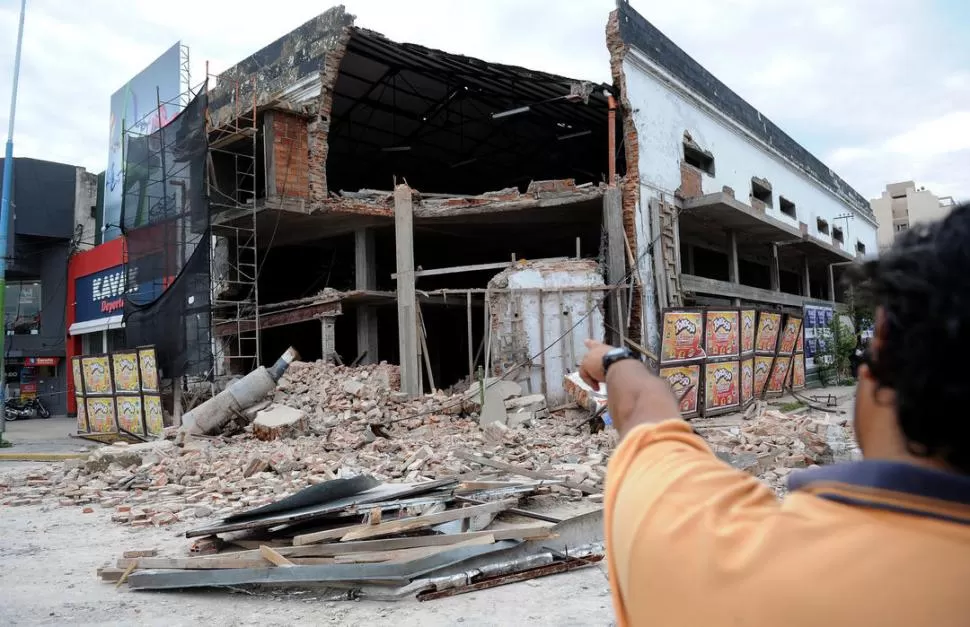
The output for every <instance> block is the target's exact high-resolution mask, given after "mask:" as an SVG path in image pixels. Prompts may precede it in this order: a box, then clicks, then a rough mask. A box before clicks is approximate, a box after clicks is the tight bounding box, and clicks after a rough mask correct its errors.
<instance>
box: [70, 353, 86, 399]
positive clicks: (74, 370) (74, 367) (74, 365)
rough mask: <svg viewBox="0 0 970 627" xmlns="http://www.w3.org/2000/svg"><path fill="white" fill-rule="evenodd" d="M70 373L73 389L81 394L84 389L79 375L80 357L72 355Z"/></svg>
mask: <svg viewBox="0 0 970 627" xmlns="http://www.w3.org/2000/svg"><path fill="white" fill-rule="evenodd" d="M71 374H72V375H73V376H74V390H75V391H76V392H77V393H78V394H81V393H83V390H84V383H83V382H82V377H81V358H80V357H74V358H73V359H71Z"/></svg>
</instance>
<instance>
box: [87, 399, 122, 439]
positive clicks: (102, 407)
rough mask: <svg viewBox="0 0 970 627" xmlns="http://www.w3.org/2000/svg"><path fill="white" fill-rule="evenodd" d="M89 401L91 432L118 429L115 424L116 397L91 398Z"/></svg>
mask: <svg viewBox="0 0 970 627" xmlns="http://www.w3.org/2000/svg"><path fill="white" fill-rule="evenodd" d="M87 403H88V425H89V426H90V432H91V433H115V432H117V431H118V427H117V425H116V424H115V399H113V398H89V399H87Z"/></svg>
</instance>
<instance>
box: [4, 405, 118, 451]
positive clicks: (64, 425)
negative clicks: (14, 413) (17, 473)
mask: <svg viewBox="0 0 970 627" xmlns="http://www.w3.org/2000/svg"><path fill="white" fill-rule="evenodd" d="M5 426H6V431H4V434H3V439H4V441H6V442H10V443H12V444H13V446H11V447H10V448H3V449H0V462H3V461H44V460H45V459H51V460H53V459H58V458H63V457H67V456H71V457H73V456H76V455H77V454H79V453H84V452H86V451H90V450H91V449H94V448H97V447H98V446H100V445H99V444H96V443H94V442H89V441H87V440H81V439H78V438H72V437H71V434H72V433H77V421H76V420H74V419H73V418H67V417H65V416H55V417H53V418H49V419H47V420H42V419H40V418H31V419H30V420H15V421H13V422H8V423H7V424H6V425H5ZM71 454H74V455H71ZM45 456H51V457H45Z"/></svg>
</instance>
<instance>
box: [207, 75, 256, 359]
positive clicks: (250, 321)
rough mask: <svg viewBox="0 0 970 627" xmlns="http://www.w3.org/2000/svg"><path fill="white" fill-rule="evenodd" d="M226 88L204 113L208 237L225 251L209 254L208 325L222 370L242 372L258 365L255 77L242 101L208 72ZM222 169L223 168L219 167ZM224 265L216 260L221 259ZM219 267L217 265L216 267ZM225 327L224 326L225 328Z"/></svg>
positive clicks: (234, 83) (232, 85)
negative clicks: (223, 104) (225, 109)
mask: <svg viewBox="0 0 970 627" xmlns="http://www.w3.org/2000/svg"><path fill="white" fill-rule="evenodd" d="M206 76H207V78H214V79H216V81H217V83H216V84H217V86H218V88H219V89H222V90H228V91H229V92H230V98H231V102H230V106H231V112H230V114H229V115H228V116H220V117H221V118H224V119H222V120H219V121H218V122H215V121H214V120H213V119H212V116H211V112H207V113H206V125H207V133H208V137H209V153H208V155H207V164H206V167H207V169H208V177H207V178H208V181H209V186H208V193H209V207H210V209H209V220H210V227H211V233H212V235H213V236H214V238H213V244H212V245H213V246H214V247H215V246H216V243H215V242H216V241H217V240H218V238H224V240H225V242H226V247H227V255H226V257H225V258H221V257H220V256H219V255H217V254H213V255H212V263H213V264H216V265H214V266H213V268H212V290H213V291H212V328H213V330H214V331H215V330H218V332H216V333H214V334H213V341H214V343H219V342H221V346H217V345H214V346H213V349H214V350H213V352H214V353H215V354H217V355H218V354H220V353H222V357H223V365H224V366H225V368H224V370H220V369H219V368H218V366H217V368H216V371H217V372H223V373H225V374H232V373H245V372H249V371H250V370H253V369H255V368H256V367H257V366H258V365H259V363H260V357H261V354H260V328H259V327H260V325H259V283H258V279H259V270H260V267H259V250H258V246H257V237H256V234H257V228H256V227H257V217H258V212H257V202H256V199H257V192H258V190H257V175H256V174H257V167H258V160H257V150H258V132H257V130H258V118H257V110H256V89H255V80H256V79H255V77H254V78H252V101H251V102H249V101H246V102H244V101H243V98H242V97H241V96H240V93H241V90H240V83H239V81H238V80H235V79H231V78H226V77H221V76H216V75H211V74H209V68H208V63H206ZM217 161H218V162H219V163H220V164H225V163H226V162H229V163H231V168H228V169H229V170H231V173H232V178H231V179H230V178H229V177H228V176H225V175H224V176H223V177H221V178H220V177H219V176H218V173H217V170H216V162H217ZM223 169H224V170H225V169H227V168H225V167H224V168H223ZM223 259H224V260H225V263H224V264H220V262H221V261H222V260H223ZM217 265H222V267H217ZM227 327H228V328H227Z"/></svg>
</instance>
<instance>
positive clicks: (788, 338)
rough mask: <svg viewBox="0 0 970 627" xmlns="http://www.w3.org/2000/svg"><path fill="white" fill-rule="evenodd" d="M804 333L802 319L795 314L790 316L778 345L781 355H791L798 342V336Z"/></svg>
mask: <svg viewBox="0 0 970 627" xmlns="http://www.w3.org/2000/svg"><path fill="white" fill-rule="evenodd" d="M801 334H802V319H801V318H796V317H795V316H788V319H787V320H786V321H785V327H784V329H783V330H782V332H781V342H780V344H779V346H778V354H779V355H791V354H792V353H793V352H794V351H795V346H796V345H797V344H798V338H799V336H800V335H801Z"/></svg>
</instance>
